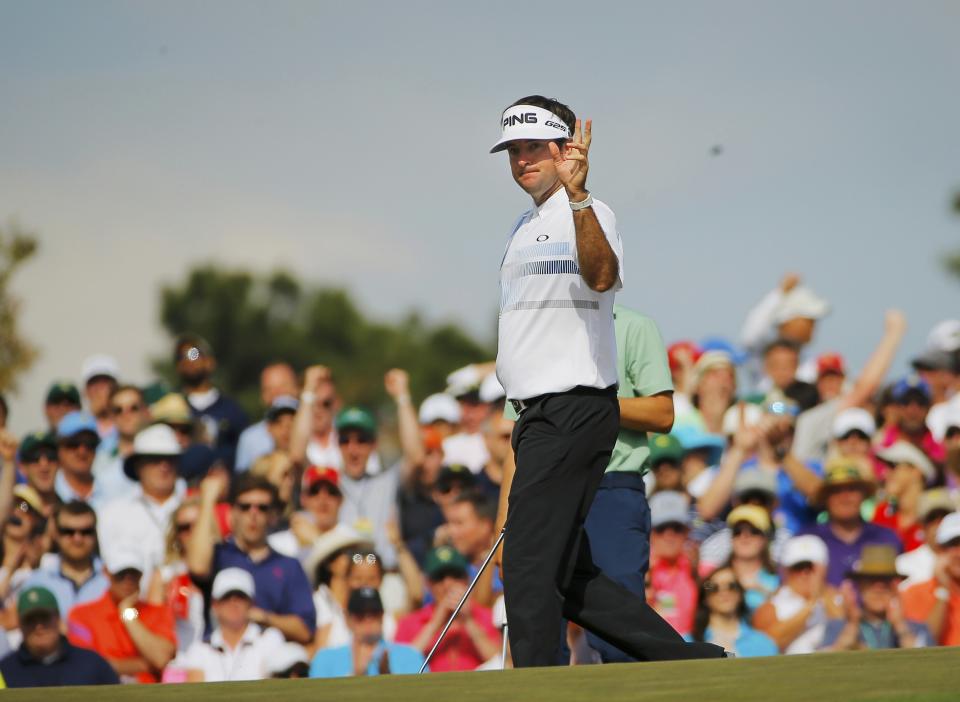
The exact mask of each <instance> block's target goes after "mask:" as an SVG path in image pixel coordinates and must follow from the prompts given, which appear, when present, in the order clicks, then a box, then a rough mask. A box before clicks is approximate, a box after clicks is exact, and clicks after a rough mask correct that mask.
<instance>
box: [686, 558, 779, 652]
mask: <svg viewBox="0 0 960 702" xmlns="http://www.w3.org/2000/svg"><path fill="white" fill-rule="evenodd" d="M698 602H699V604H698V605H697V611H696V613H695V615H694V618H693V634H692V636H691V638H692V640H694V641H705V642H707V643H712V644H716V645H718V646H722V647H723V648H724V649H725V650H726V651H732V652H734V653H735V654H736V655H737V656H738V657H742V658H750V657H755V656H775V655H776V654H777V653H778V650H777V645H776V644H775V643H774V642H773V639H771V638H770V637H769V636H767V635H766V634H763V633H761V632H759V631H757V630H756V629H754V628H753V627H751V626H750V625H749V624H748V623H747V603H746V599H745V598H744V591H743V587H742V586H741V585H740V583H739V581H738V580H737V576H736V574H735V573H734V570H733V568H731V567H729V566H721V567H720V568H717V569H716V570H715V571H713V573H711V574H710V576H709V577H707V578H706V579H704V580H703V582H701V583H700V592H699V600H698Z"/></svg>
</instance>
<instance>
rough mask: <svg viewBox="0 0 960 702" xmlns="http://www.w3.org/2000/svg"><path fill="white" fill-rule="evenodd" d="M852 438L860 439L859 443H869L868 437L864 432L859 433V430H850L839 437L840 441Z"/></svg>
mask: <svg viewBox="0 0 960 702" xmlns="http://www.w3.org/2000/svg"><path fill="white" fill-rule="evenodd" d="M854 436H855V437H857V438H858V439H860V440H861V441H870V437H869V436H867V435H866V434H865V433H864V432H862V431H860V430H859V429H851V430H850V431H848V432H847V433H846V434H844V435H843V436H841V437H840V441H846V440H847V439H849V438H851V437H854Z"/></svg>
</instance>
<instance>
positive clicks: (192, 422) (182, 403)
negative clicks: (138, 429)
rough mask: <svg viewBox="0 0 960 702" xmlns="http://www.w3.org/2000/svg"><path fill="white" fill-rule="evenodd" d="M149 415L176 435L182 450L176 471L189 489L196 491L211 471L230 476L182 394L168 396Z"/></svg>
mask: <svg viewBox="0 0 960 702" xmlns="http://www.w3.org/2000/svg"><path fill="white" fill-rule="evenodd" d="M150 415H151V416H152V418H153V422H154V423H155V424H165V425H167V426H168V427H170V428H171V429H173V432H174V434H176V436H177V442H178V443H179V444H180V448H181V449H182V450H183V452H182V453H181V454H180V460H179V461H178V462H177V471H178V473H179V474H180V477H181V478H183V480H184V482H185V483H186V485H187V486H189V487H190V488H196V487H197V486H199V484H200V481H201V480H203V478H204V477H206V475H207V474H208V473H210V472H220V473H223V474H224V475H229V472H228V469H227V467H226V465H225V464H224V462H223V460H222V458H220V457H219V456H218V453H217V451H215V450H214V449H213V448H212V447H211V446H210V445H209V442H208V439H207V437H206V436H205V433H204V432H205V429H204V427H203V425H202V424H201V422H200V420H198V419H194V418H193V416H192V414H191V409H190V405H189V404H188V403H187V400H186V398H184V396H183V395H181V394H180V393H176V392H169V393H167V394H166V395H164V396H163V397H161V398H160V399H159V400H157V401H156V402H154V403H153V404H152V405H150Z"/></svg>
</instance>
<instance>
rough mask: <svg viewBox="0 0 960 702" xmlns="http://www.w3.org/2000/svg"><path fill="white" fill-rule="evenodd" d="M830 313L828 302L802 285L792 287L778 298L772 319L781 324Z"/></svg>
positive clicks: (815, 317)
mask: <svg viewBox="0 0 960 702" xmlns="http://www.w3.org/2000/svg"><path fill="white" fill-rule="evenodd" d="M829 313H830V303H829V302H827V301H826V300H824V299H823V298H822V297H820V296H819V295H817V294H816V293H814V292H813V291H812V290H811V289H810V288H805V287H803V286H800V287H797V288H794V289H793V290H791V291H790V292H788V293H787V294H786V295H784V296H783V299H782V300H780V304H779V305H777V308H776V310H775V311H774V315H773V319H774V321H775V322H776V323H777V324H783V323H784V322H788V321H790V320H791V319H797V318H801V317H802V318H804V319H821V318H823V317H826V316H827V315H828V314H829Z"/></svg>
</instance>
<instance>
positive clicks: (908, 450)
mask: <svg viewBox="0 0 960 702" xmlns="http://www.w3.org/2000/svg"><path fill="white" fill-rule="evenodd" d="M877 458H879V459H880V460H881V461H884V462H885V463H886V464H887V466H888V470H887V477H886V480H885V481H884V488H883V491H884V495H883V499H882V500H881V501H880V502H878V503H877V506H876V509H875V510H874V513H873V520H872V521H873V523H874V524H881V525H883V526H885V527H888V528H889V529H892V530H893V531H895V532H896V533H897V536H899V537H900V541H901V542H902V543H903V550H904V551H912V550H913V549H915V548H917V547H918V546H920V545H922V544H923V527H922V526H921V525H920V524H919V522H918V520H917V506H918V505H917V503H918V501H919V499H920V495H921V494H922V493H923V490H924V487H925V486H927V485H930V484H931V483H933V482H934V481H935V480H936V478H937V469H936V468H935V467H934V465H933V463H931V462H930V459H929V458H927V456H926V454H924V452H923V451H921V450H920V449H918V448H917V447H916V446H914V445H913V444H910V443H907V442H906V441H897V442H896V443H894V444H893V445H891V446H888V447H887V448H884V449H880V450H879V451H878V452H877Z"/></svg>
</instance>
